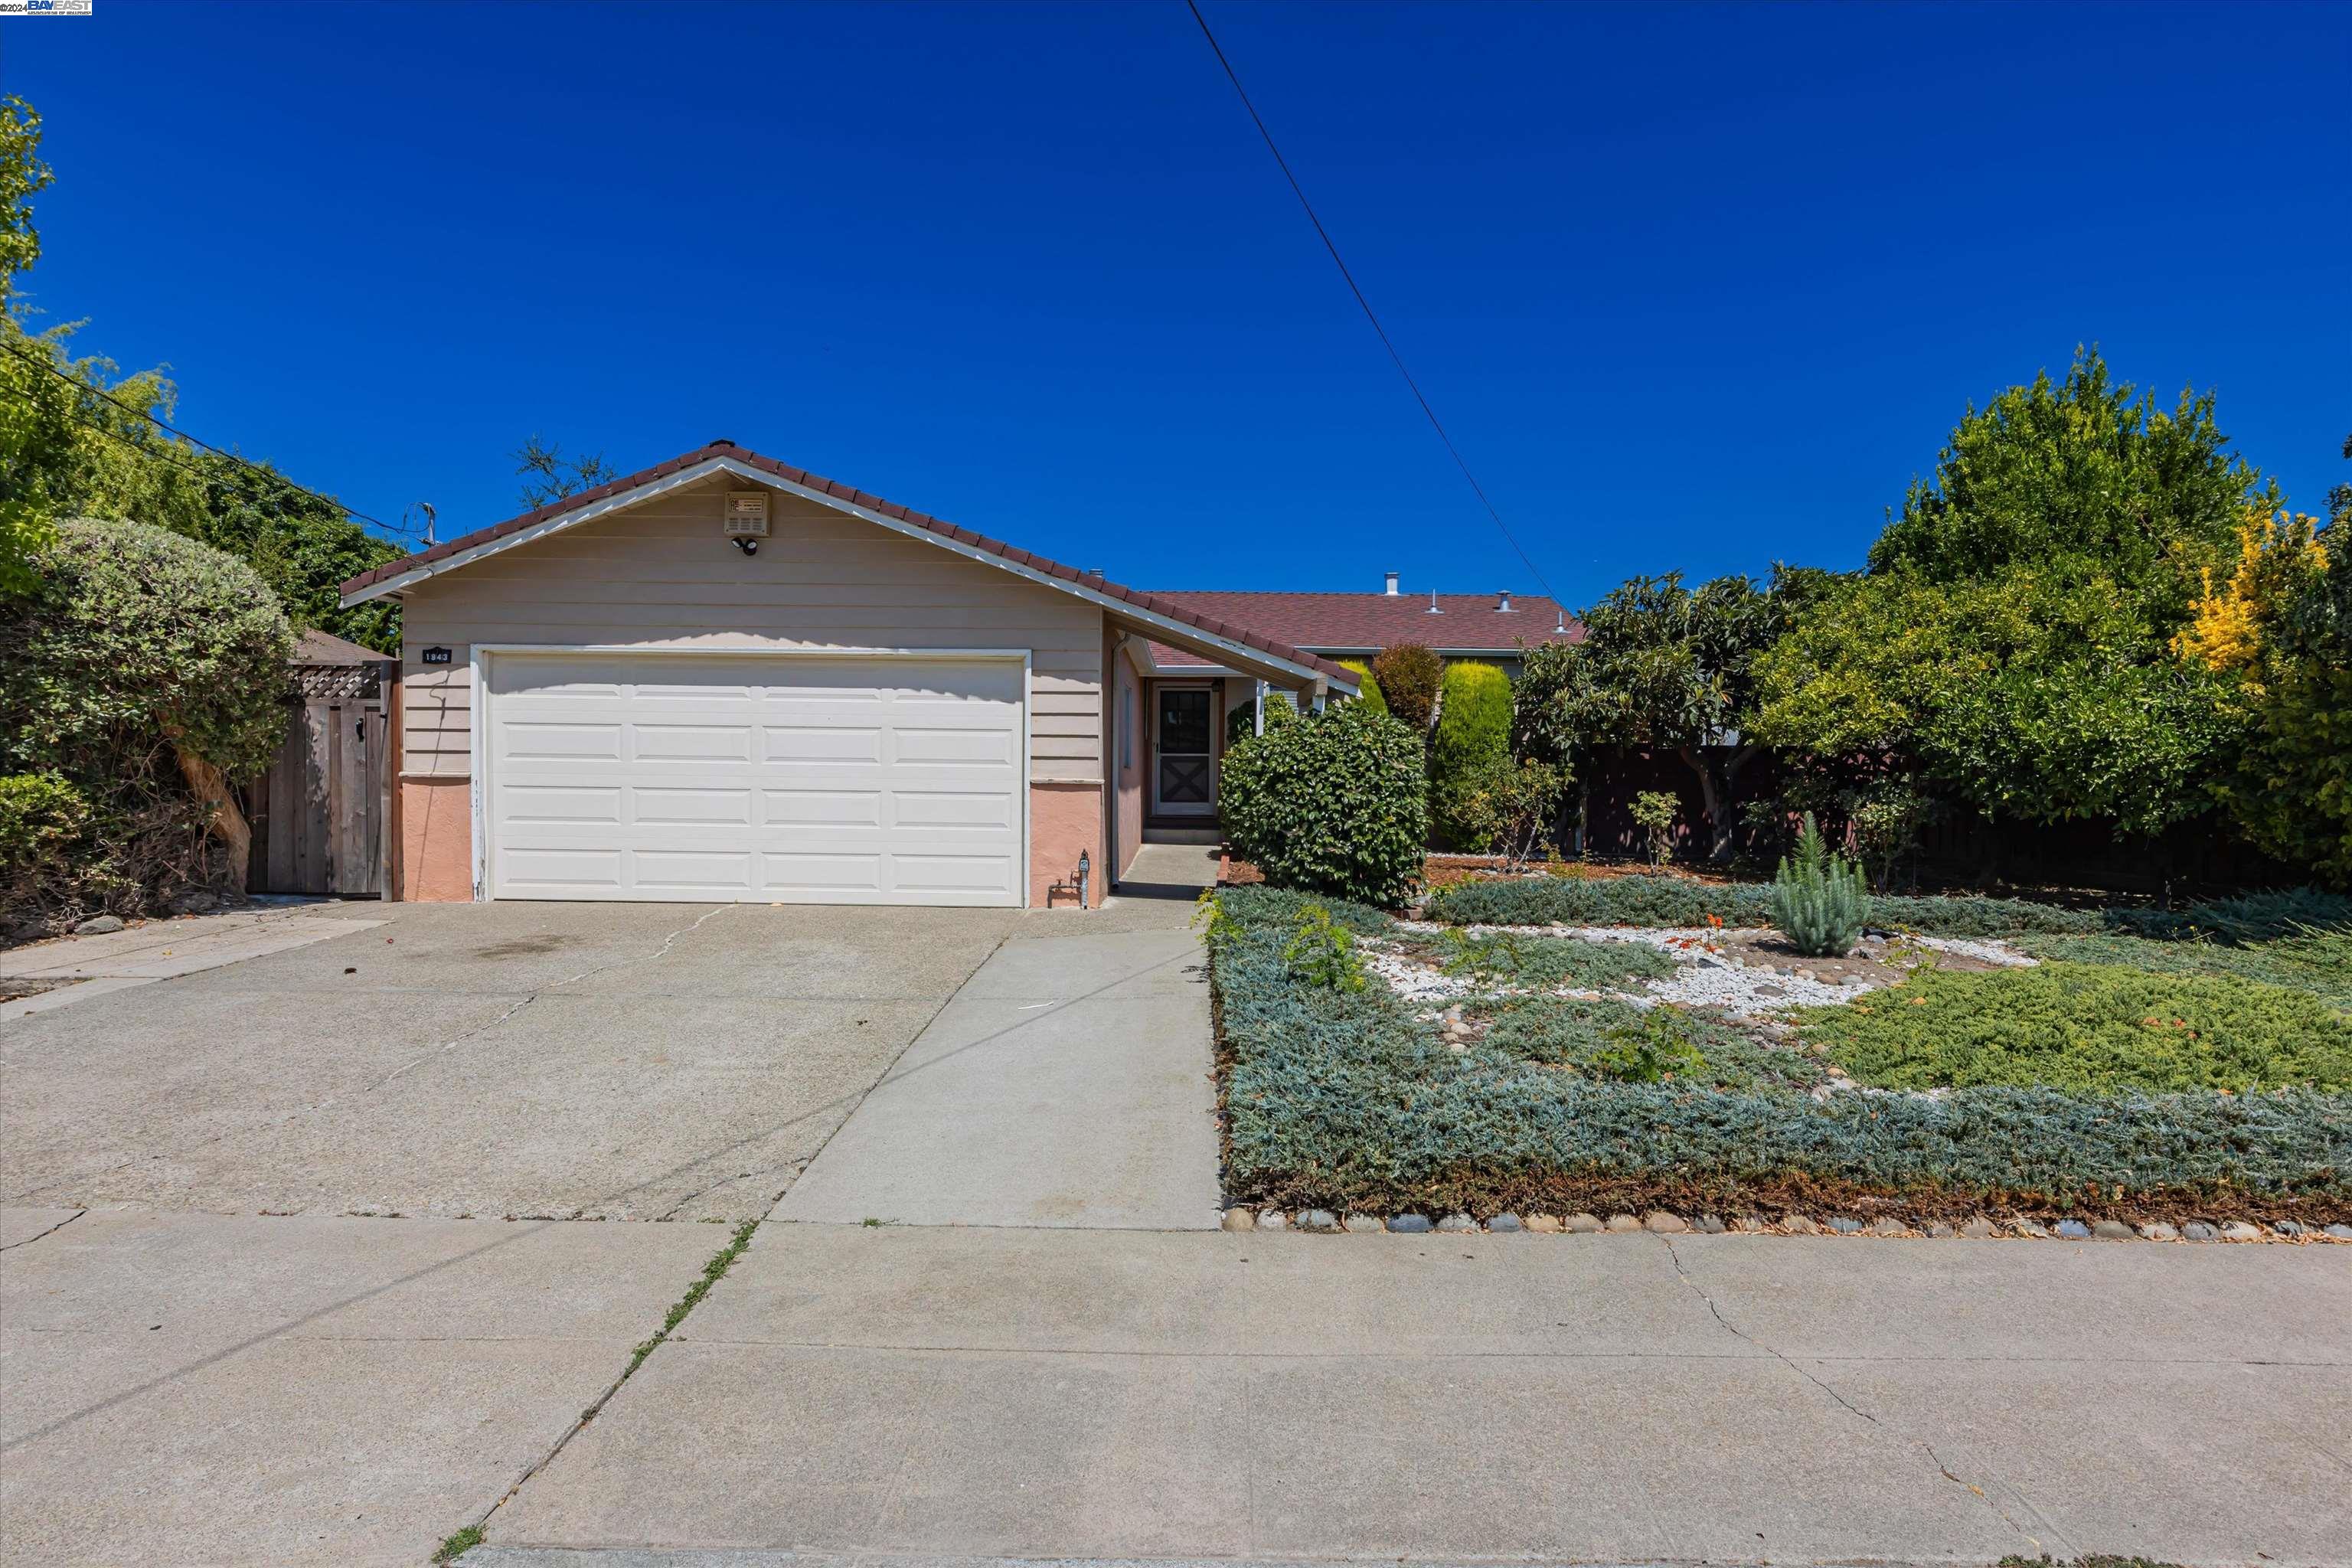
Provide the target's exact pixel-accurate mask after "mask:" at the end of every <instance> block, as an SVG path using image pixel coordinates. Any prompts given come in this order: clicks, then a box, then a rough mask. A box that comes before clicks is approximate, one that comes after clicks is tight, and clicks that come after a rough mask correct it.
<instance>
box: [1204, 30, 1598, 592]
mask: <svg viewBox="0 0 2352 1568" xmlns="http://www.w3.org/2000/svg"><path fill="white" fill-rule="evenodd" d="M1184 5H1185V7H1186V8H1187V9H1188V10H1190V11H1191V12H1192V20H1193V21H1195V22H1198V23H1199V24H1200V25H1201V36H1202V37H1204V38H1206V39H1208V40H1209V48H1210V51H1211V52H1212V53H1213V54H1214V55H1215V56H1216V57H1217V63H1218V64H1219V65H1221V66H1223V67H1224V68H1225V79H1226V80H1227V81H1229V82H1232V83H1233V84H1234V95H1235V96H1237V97H1238V98H1240V100H1242V107H1243V108H1244V109H1245V110H1249V117H1250V121H1251V122H1252V123H1253V124H1255V125H1256V127H1257V133H1258V135H1259V136H1260V137H1261V138H1263V139H1264V140H1265V150H1266V151H1267V152H1269V153H1273V154H1274V162H1275V166H1276V167H1277V168H1279V169H1280V170H1281V171H1282V177H1283V178H1284V179H1286V180H1287V181H1289V182H1290V194H1291V195H1295V196H1297V198H1298V205H1299V206H1300V207H1302V208H1304V209H1305V211H1306V213H1307V222H1308V223H1311V224H1313V225H1314V226H1315V233H1316V236H1317V237H1318V238H1319V239H1321V240H1322V241H1323V248H1324V249H1326V250H1328V251H1329V252H1330V253H1331V262H1332V265H1334V266H1336V267H1337V268H1339V276H1340V277H1341V278H1343V279H1346V280H1347V284H1348V291H1349V293H1351V294H1353V295H1354V296H1355V297H1356V303H1357V304H1358V305H1359V306H1360V307H1361V308H1362V310H1363V312H1364V320H1366V321H1370V323H1371V324H1372V331H1373V332H1374V333H1375V334H1376V335H1377V336H1378V337H1379V338H1380V340H1381V347H1382V348H1384V349H1386V350H1388V351H1389V359H1390V361H1391V363H1394V364H1395V365H1396V367H1397V374H1399V375H1401V376H1402V377H1404V384H1405V385H1406V386H1408V387H1410V388H1412V398H1413V401H1414V402H1415V403H1418V404H1420V405H1421V411H1422V413H1423V414H1425V415H1427V416H1429V427H1430V428H1431V429H1433V430H1434V431H1436V432H1437V438H1438V439H1439V440H1440V441H1443V442H1444V443H1445V450H1446V452H1447V454H1448V455H1449V456H1451V457H1452V458H1453V459H1454V467H1455V468H1460V469H1461V470H1462V477H1463V478H1464V479H1467V480H1469V481H1470V489H1471V492H1472V493H1473V494H1475V496H1477V498H1478V504H1479V505H1480V506H1483V507H1485V508H1486V515H1487V516H1488V517H1491V518H1493V519H1494V520H1495V526H1496V528H1497V529H1499V530H1501V531H1502V534H1503V538H1504V539H1505V540H1506V541H1507V542H1508V543H1509V544H1510V547H1511V549H1512V550H1513V551H1514V552H1517V555H1518V558H1519V562H1520V563H1521V564H1522V565H1524V566H1526V567H1527V569H1528V571H1529V572H1531V573H1534V574H1535V579H1536V585H1537V586H1538V587H1539V588H1541V589H1542V590H1543V591H1544V593H1545V594H1546V595H1550V596H1552V597H1555V598H1556V597H1558V595H1552V592H1551V584H1549V583H1548V582H1546V581H1545V580H1544V574H1543V573H1542V571H1541V570H1539V569H1538V567H1537V565H1536V563H1535V562H1534V561H1532V560H1530V559H1529V558H1528V552H1527V551H1526V550H1524V549H1522V548H1521V547H1520V544H1519V542H1518V539H1517V536H1516V535H1515V534H1513V533H1512V532H1511V526H1510V524H1508V523H1507V522H1505V521H1503V514H1502V513H1501V512H1499V511H1496V510H1495V503H1494V502H1493V501H1491V500H1487V499H1486V486H1484V485H1482V484H1480V483H1479V482H1478V476H1477V475H1475V474H1474V473H1472V472H1471V471H1470V465H1469V464H1468V463H1467V462H1465V461H1464V459H1463V457H1462V451H1461V448H1460V447H1456V446H1454V437H1451V436H1449V435H1447V434H1446V433H1445V426H1444V422H1443V421H1442V420H1440V419H1439V418H1438V417H1437V410H1436V409H1434V408H1432V407H1431V406H1430V405H1429V399H1428V397H1427V396H1426V395H1423V392H1422V390H1421V383H1419V382H1417V381H1415V380H1413V378H1412V372H1411V371H1409V370H1407V369H1406V368H1405V363H1404V356H1403V355H1402V354H1401V353H1397V346H1396V344H1395V343H1394V342H1391V341H1390V338H1389V332H1388V329H1387V328H1386V327H1383V326H1381V318H1380V316H1379V315H1378V314H1377V313H1376V312H1374V310H1372V302H1371V301H1370V300H1367V299H1365V298H1364V291H1363V289H1361V288H1360V287H1359V286H1358V285H1357V282H1356V275H1355V274H1354V273H1352V272H1350V271H1349V270H1348V263H1347V261H1346V260H1345V259H1344V258H1342V257H1341V256H1340V255H1339V246H1337V245H1336V244H1334V243H1333V242H1332V239H1331V231H1330V230H1328V229H1327V228H1325V227H1324V226H1323V220H1322V219H1321V218H1319V217H1318V216H1315V204H1314V203H1312V202H1310V201H1308V200H1307V192H1306V190H1305V189H1304V188H1303V187H1301V186H1300V184H1298V176H1297V175H1296V174H1292V173H1291V172H1290V161H1289V160H1288V159H1286V158H1285V157H1284V156H1283V155H1282V149H1281V148H1279V147H1277V146H1276V145H1275V144H1274V132H1271V131H1268V130H1267V129H1266V128H1265V118H1264V117H1263V116H1261V115H1260V114H1259V113H1258V111H1257V105H1256V104H1255V103H1252V102H1251V101H1250V95H1249V92H1248V90H1247V89H1244V87H1243V86H1242V79H1241V77H1240V76H1239V75H1238V74H1236V73H1235V72H1234V62H1233V61H1231V60H1229V59H1227V58H1225V51H1224V48H1223V46H1222V45H1220V44H1219V43H1218V42H1217V35H1216V34H1214V33H1213V32H1211V31H1210V30H1209V19H1208V18H1207V17H1206V16H1202V15H1201V7H1200V5H1198V4H1197V3H1196V0H1184Z"/></svg>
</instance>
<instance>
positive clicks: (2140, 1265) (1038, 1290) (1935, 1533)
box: [489, 1225, 2352, 1564]
mask: <svg viewBox="0 0 2352 1568" xmlns="http://www.w3.org/2000/svg"><path fill="white" fill-rule="evenodd" d="M489 1539H490V1542H492V1543H493V1544H494V1545H499V1546H533V1545H538V1546H575V1547H576V1546H590V1545H594V1546H601V1547H607V1548H620V1547H629V1546H637V1547H652V1546H662V1547H669V1548H689V1547H690V1548H702V1549H708V1550H711V1551H714V1552H715V1551H745V1550H751V1549H780V1548H786V1547H793V1548H799V1549H802V1550H803V1551H814V1552H881V1553H905V1554H912V1555H916V1556H921V1555H925V1554H937V1555H940V1556H954V1555H966V1556H989V1555H1004V1556H1014V1557H1026V1558H1055V1559H1063V1558H1129V1557H1166V1558H1196V1557H1217V1558H1237V1559H1250V1558H1259V1557H1273V1558H1316V1559H1336V1558H1372V1557H1379V1558H1385V1559H1391V1560H1394V1559H1400V1558H1403V1559H1411V1560H1416V1561H1422V1560H1451V1559H1462V1558H1489V1559H1492V1558H1512V1559H1517V1558H1522V1557H1527V1558H1535V1559H1538V1560H1558V1561H1576V1562H1601V1563H1654V1562H1696V1561H1702V1560H1704V1561H1725V1562H1764V1561H1769V1562H1774V1563H1791V1562H1832V1563H1851V1562H1864V1561H1866V1562H1904V1563H1991V1562H1993V1561H1995V1560H1997V1559H1999V1558H2000V1557H2001V1556H2003V1555H2005V1554H2008V1553H2011V1552H2021V1553H2024V1554H2027V1555H2036V1554H2039V1553H2040V1552H2052V1553H2053V1554H2055V1555H2057V1556H2059V1557H2061V1558H2064V1557H2067V1556H2071V1555H2074V1554H2076V1553H2081V1552H2116V1553H2144V1554H2146V1555H2148V1556H2151V1557H2156V1558H2159V1559H2161V1560H2164V1561H2167V1562H2175V1563H2191V1564H2204V1563H2247V1562H2252V1561H2256V1560H2257V1559H2258V1554H2260V1555H2261V1556H2263V1557H2266V1558H2267V1559H2268V1560H2269V1561H2270V1562H2273V1563H2281V1564H2289V1563H2310V1564H2319V1563H2331V1564H2332V1563H2346V1562H2347V1561H2352V1257H2347V1252H2346V1251H2345V1250H2344V1249H2341V1248H2335V1247H2214V1248H2191V1247H2156V1246H2113V1245H2101V1244H2093V1243H2085V1244H2081V1245H2074V1246H2066V1245H2055V1244H2050V1243H2038V1242H2024V1241H2015V1242H1963V1241H1944V1242H1932V1243H1931V1242H1922V1241H1910V1242H1880V1241H1868V1240H1862V1239H1832V1238H1816V1239H1802V1238H1793V1237H1733V1236H1727V1237H1673V1238H1671V1239H1669V1238H1665V1237H1653V1236H1640V1235H1636V1236H1631V1237H1538V1236H1517V1237H1495V1236H1472V1237H1444V1236H1423V1237H1388V1236H1368V1237H1349V1236H1339V1237H1313V1236H1305V1235H1300V1234H1297V1233H1285V1234H1278V1235H1271V1236H1228V1235H1223V1234H1215V1235H1198V1236H1195V1235H1165V1234H1149V1233H1137V1232H1108V1231H1079V1230H973V1229H952V1228H941V1229H909V1228H883V1229H874V1228H866V1227H835V1226H808V1225H780V1226H766V1227H763V1228H762V1230H761V1232H760V1234H759V1236H758V1238H757V1240H756V1241H755V1243H754V1245H753V1247H752V1249H751V1253H750V1254H749V1255H748V1256H747V1257H746V1258H744V1260H743V1261H742V1262H741V1263H740V1264H739V1265H738V1266H737V1268H736V1271H735V1273H734V1274H732V1275H730V1277H729V1278H728V1279H726V1280H724V1281H722V1282H721V1283H720V1285H719V1287H718V1288H717V1289H715V1290H714V1291H713V1292H712V1294H711V1296H710V1298H709V1300H707V1301H706V1302H705V1303H704V1304H703V1306H702V1307H701V1308H700V1309H699V1310H698V1311H697V1312H696V1314H695V1315H694V1317H693V1318H692V1319H691V1320H689V1321H688V1324H687V1325H686V1328H685V1331H683V1332H682V1333H681V1335H680V1336H679V1337H678V1338H677V1339H676V1340H674V1341H673V1342H671V1343H669V1344H667V1345H665V1346H664V1347H663V1348H662V1349H661V1350H660V1351H659V1352H656V1354H655V1356H654V1357H653V1359H652V1360H651V1361H649V1362H648V1363H646V1367H645V1369H644V1370H643V1371H642V1372H640V1373H638V1375H637V1376H636V1377H635V1379H633V1380H632V1381H631V1382H630V1383H629V1384H627V1385H626V1386H625V1388H624V1389H623V1391H622V1393H621V1394H620V1395H619V1396H618V1397H617V1398H616V1399H615V1400H614V1402H613V1403H612V1404H611V1405H608V1406H607V1407H606V1408H605V1410H604V1413H603V1415H601V1416H600V1417H599V1418H598V1419H597V1420H596V1421H595V1422H594V1423H593V1424H592V1425H591V1426H588V1427H587V1428H586V1429H584V1430H583V1432H582V1433H581V1435H580V1436H579V1437H578V1438H577V1439H575V1440H574V1441H573V1442H572V1444H571V1445H570V1446H569V1447H566V1448H565V1450H564V1451H563V1452H562V1455H560V1456H559V1457H558V1458H557V1459H556V1460H555V1461H554V1462H553V1463H552V1464H551V1465H550V1466H549V1467H548V1468H547V1469H546V1470H544V1471H543V1472H541V1474H540V1475H539V1476H538V1477H537V1478H535V1479H533V1480H532V1481H531V1482H530V1484H529V1485H528V1486H526V1487H525V1488H523V1489H522V1490H521V1491H520V1493H519V1494H518V1495H517V1496H516V1497H515V1498H514V1499H513V1500H511V1501H510V1502H509V1503H508V1504H507V1505H506V1506H505V1507H504V1508H502V1509H501V1510H499V1513H498V1514H497V1515H495V1516H494V1517H493V1519H492V1521H491V1524H490V1529H489ZM493 1561H495V1559H493ZM589 1561H594V1559H593V1558H592V1559H589Z"/></svg>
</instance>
